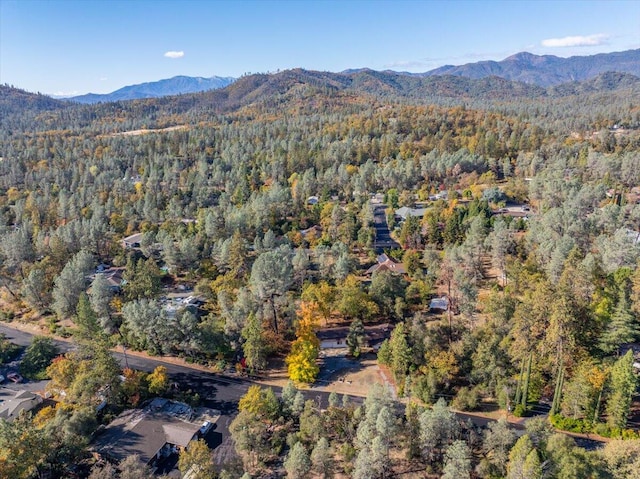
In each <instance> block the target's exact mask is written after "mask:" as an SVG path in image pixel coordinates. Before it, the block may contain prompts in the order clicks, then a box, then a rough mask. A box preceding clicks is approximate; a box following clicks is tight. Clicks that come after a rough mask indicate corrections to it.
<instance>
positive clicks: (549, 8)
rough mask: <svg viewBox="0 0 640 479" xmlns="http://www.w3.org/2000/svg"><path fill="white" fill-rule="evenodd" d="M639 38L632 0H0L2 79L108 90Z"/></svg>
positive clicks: (488, 56)
mask: <svg viewBox="0 0 640 479" xmlns="http://www.w3.org/2000/svg"><path fill="white" fill-rule="evenodd" d="M631 48H640V2H638V1H635V0H628V1H580V2H571V1H557V0H556V1H551V2H545V1H535V2H529V1H515V0H503V1H479V0H477V1H451V0H450V1H444V2H439V1H418V0H416V1H382V0H380V1H365V0H360V1H349V0H343V1H337V0H336V1H319V0H316V1H293V0H290V1H277V2H276V1H267V0H264V1H239V0H238V1H207V0H200V1H189V0H183V1H171V0H165V1H162V0H155V1H146V0H128V1H118V0H112V1H99V0H84V1H72V0H66V1H65V0H49V1H37V0H18V1H16V0H0V83H8V84H12V85H14V86H17V87H20V88H24V89H26V90H29V91H40V92H43V93H49V94H82V93H87V92H94V93H106V92H110V91H113V90H116V89H118V88H120V87H122V86H125V85H130V84H135V83H141V82H146V81H154V80H159V79H162V78H169V77H172V76H175V75H189V76H212V75H218V76H234V77H237V76H240V75H242V74H244V73H248V72H252V73H255V72H268V71H271V72H273V71H276V70H284V69H288V68H296V67H302V68H307V69H313V70H329V71H342V70H345V69H348V68H359V67H369V68H373V69H376V70H384V69H393V70H399V71H400V70H403V71H412V72H423V71H427V70H430V69H433V68H436V67H438V66H441V65H445V64H454V65H458V64H463V63H468V62H475V61H479V60H501V59H503V58H505V57H507V56H509V55H511V54H513V53H517V52H520V51H529V52H532V53H536V54H553V55H558V56H562V57H566V56H571V55H591V54H595V53H601V52H611V51H622V50H628V49H631Z"/></svg>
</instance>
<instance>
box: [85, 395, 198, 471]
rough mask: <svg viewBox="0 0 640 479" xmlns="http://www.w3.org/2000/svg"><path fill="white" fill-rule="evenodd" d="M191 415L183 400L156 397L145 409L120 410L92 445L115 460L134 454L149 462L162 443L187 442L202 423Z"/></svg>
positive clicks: (182, 444) (190, 410)
mask: <svg viewBox="0 0 640 479" xmlns="http://www.w3.org/2000/svg"><path fill="white" fill-rule="evenodd" d="M192 415H193V410H192V409H191V408H190V407H189V406H187V405H186V404H183V403H177V402H174V401H169V400H167V399H161V398H156V399H154V400H153V401H152V402H151V403H150V404H149V405H147V406H146V407H145V408H144V409H134V410H129V411H125V412H123V413H122V414H120V416H118V417H117V418H116V419H115V420H113V421H112V422H111V423H110V424H109V425H108V426H107V427H106V428H105V429H104V431H103V432H102V433H101V434H100V435H99V436H98V437H97V438H96V440H95V441H94V449H95V450H96V451H98V452H99V453H100V454H102V455H105V456H108V457H110V458H111V459H114V460H117V461H120V460H122V459H124V458H126V457H128V456H132V455H134V454H137V455H138V456H139V457H140V460H141V461H142V462H144V463H148V462H150V461H151V460H152V459H153V458H154V456H155V455H156V454H157V453H158V451H160V449H162V447H163V446H164V445H165V444H172V445H175V446H180V447H185V446H186V445H187V444H189V442H190V441H191V439H193V437H194V436H195V435H196V434H197V433H198V431H199V430H200V427H201V426H202V424H201V423H200V422H192V421H191V420H190V419H191V418H192Z"/></svg>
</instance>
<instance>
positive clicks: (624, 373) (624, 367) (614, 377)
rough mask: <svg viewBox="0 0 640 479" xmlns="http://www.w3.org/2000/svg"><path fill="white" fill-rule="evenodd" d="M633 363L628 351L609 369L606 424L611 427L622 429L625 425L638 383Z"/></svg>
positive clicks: (631, 352)
mask: <svg viewBox="0 0 640 479" xmlns="http://www.w3.org/2000/svg"><path fill="white" fill-rule="evenodd" d="M633 361H634V359H633V351H631V350H629V351H627V354H625V355H624V356H623V357H621V358H620V359H618V360H617V361H616V362H615V364H614V365H613V367H612V368H611V384H610V389H611V392H610V395H609V398H608V400H607V406H606V409H607V422H608V424H609V425H610V426H611V427H617V428H624V427H626V425H627V419H628V417H629V410H630V407H631V400H632V397H633V394H634V392H635V390H636V386H637V383H638V377H637V376H636V374H635V371H634V368H633Z"/></svg>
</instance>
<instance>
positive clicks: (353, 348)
mask: <svg viewBox="0 0 640 479" xmlns="http://www.w3.org/2000/svg"><path fill="white" fill-rule="evenodd" d="M364 341H365V330H364V325H363V324H362V321H360V320H359V319H356V320H354V321H353V322H352V323H351V325H350V326H349V334H348V335H347V346H348V347H349V354H350V355H351V356H353V357H355V358H358V357H360V353H361V352H362V346H363V345H364Z"/></svg>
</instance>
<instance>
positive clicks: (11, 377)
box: [7, 373, 22, 383]
mask: <svg viewBox="0 0 640 479" xmlns="http://www.w3.org/2000/svg"><path fill="white" fill-rule="evenodd" d="M7 379H8V380H9V381H13V382H14V383H21V382H22V376H20V375H19V374H18V373H9V374H7Z"/></svg>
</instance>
